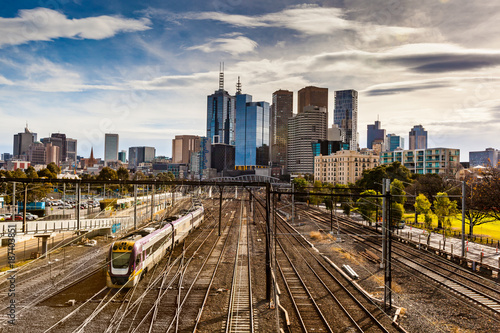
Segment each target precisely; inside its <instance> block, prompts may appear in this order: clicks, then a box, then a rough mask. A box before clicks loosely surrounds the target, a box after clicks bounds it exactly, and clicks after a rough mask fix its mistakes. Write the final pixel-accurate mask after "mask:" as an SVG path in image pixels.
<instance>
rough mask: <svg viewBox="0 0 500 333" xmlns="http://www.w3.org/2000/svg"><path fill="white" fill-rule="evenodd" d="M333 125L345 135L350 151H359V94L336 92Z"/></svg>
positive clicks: (344, 91) (352, 91) (346, 91)
mask: <svg viewBox="0 0 500 333" xmlns="http://www.w3.org/2000/svg"><path fill="white" fill-rule="evenodd" d="M333 123H334V124H336V125H337V126H338V127H339V128H340V129H341V130H342V131H343V133H344V137H345V143H347V144H349V149H350V150H357V149H358V92H357V91H356V90H352V89H351V90H340V91H336V92H335V109H334V114H333Z"/></svg>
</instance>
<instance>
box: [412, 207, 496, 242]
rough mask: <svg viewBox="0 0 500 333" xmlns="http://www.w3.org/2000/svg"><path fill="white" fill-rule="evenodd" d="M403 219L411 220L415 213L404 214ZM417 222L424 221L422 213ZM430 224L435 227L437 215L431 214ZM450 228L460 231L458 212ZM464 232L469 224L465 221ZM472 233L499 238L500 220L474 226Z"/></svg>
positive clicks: (467, 230) (459, 215) (467, 231)
mask: <svg viewBox="0 0 500 333" xmlns="http://www.w3.org/2000/svg"><path fill="white" fill-rule="evenodd" d="M404 219H405V221H408V222H413V221H414V220H415V213H406V214H404ZM418 222H420V223H423V222H424V216H423V215H419V216H418ZM466 222H467V221H466ZM432 225H433V226H434V227H437V216H436V215H434V214H432ZM451 228H452V230H454V231H457V232H461V231H462V214H458V215H457V216H456V217H455V218H454V219H453V220H452V221H451ZM465 233H466V234H469V225H468V224H467V223H466V224H465ZM474 235H476V236H482V237H487V238H494V239H496V240H500V221H499V220H496V221H494V222H489V223H485V224H481V225H478V226H476V227H474Z"/></svg>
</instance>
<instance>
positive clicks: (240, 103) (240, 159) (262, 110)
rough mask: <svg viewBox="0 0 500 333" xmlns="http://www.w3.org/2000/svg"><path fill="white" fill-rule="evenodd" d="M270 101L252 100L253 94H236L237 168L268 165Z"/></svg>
mask: <svg viewBox="0 0 500 333" xmlns="http://www.w3.org/2000/svg"><path fill="white" fill-rule="evenodd" d="M269 119H270V117H269V103H267V102H252V96H251V95H247V94H241V93H238V94H237V95H236V127H235V129H236V131H235V132H236V145H235V154H236V155H235V166H236V168H238V167H240V168H243V167H244V168H245V169H246V168H247V167H251V168H253V167H259V166H268V164H269Z"/></svg>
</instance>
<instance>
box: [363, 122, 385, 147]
mask: <svg viewBox="0 0 500 333" xmlns="http://www.w3.org/2000/svg"><path fill="white" fill-rule="evenodd" d="M367 128H368V133H367V139H366V148H368V149H372V148H373V146H372V145H373V142H374V141H375V140H379V141H380V140H381V141H384V140H385V129H382V128H380V121H378V120H376V121H375V124H373V125H368V126H367Z"/></svg>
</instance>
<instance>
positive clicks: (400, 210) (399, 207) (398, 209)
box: [391, 202, 405, 227]
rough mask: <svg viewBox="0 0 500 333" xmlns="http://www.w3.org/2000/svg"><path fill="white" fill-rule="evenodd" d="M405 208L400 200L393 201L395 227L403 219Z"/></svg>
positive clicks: (392, 215)
mask: <svg viewBox="0 0 500 333" xmlns="http://www.w3.org/2000/svg"><path fill="white" fill-rule="evenodd" d="M404 214H405V208H404V207H403V204H401V203H399V202H392V204H391V226H392V227H395V226H397V224H398V223H399V221H401V220H402V219H403V215H404Z"/></svg>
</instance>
